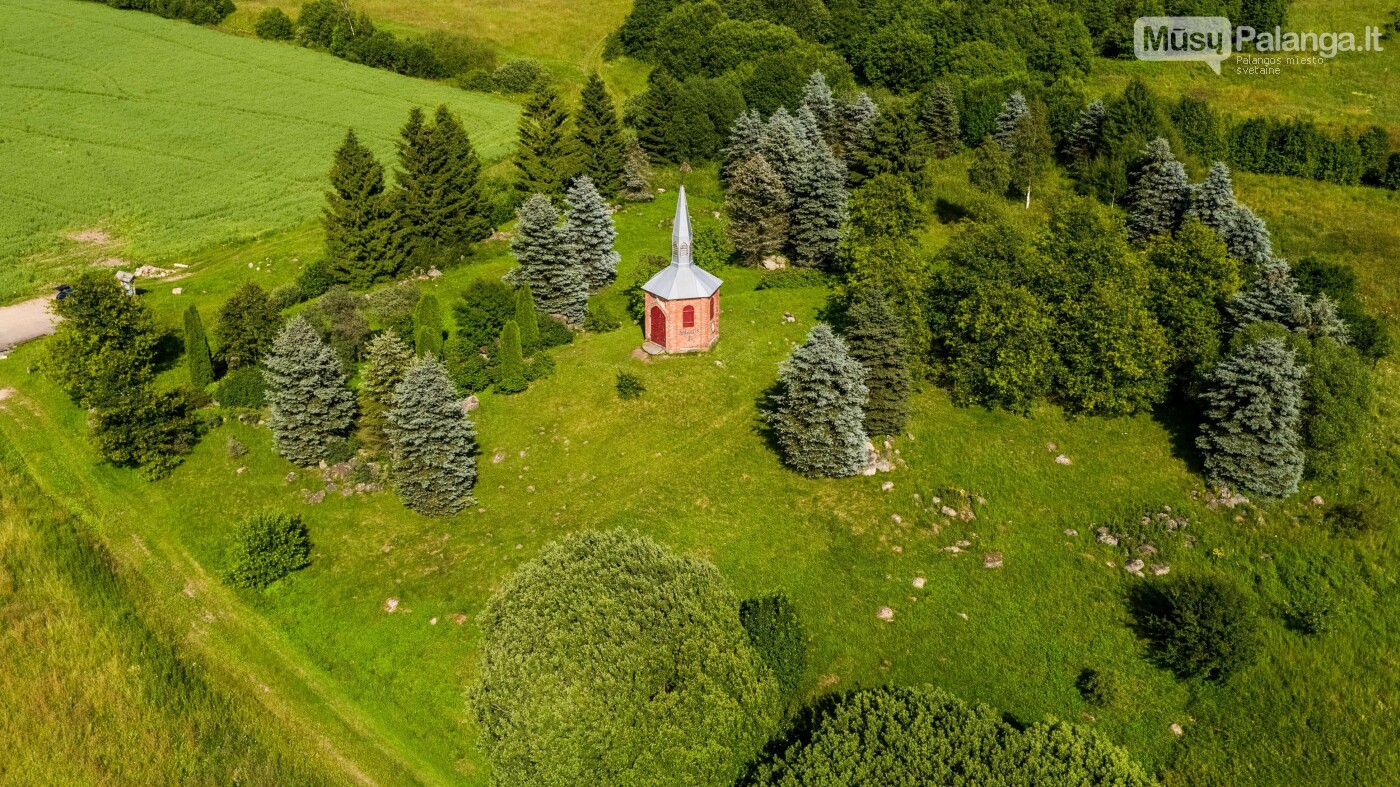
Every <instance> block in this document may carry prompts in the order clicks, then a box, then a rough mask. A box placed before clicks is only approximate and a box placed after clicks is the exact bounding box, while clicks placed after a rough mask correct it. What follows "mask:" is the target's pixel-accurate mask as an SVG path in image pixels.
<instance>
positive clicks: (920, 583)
mask: <svg viewBox="0 0 1400 787" xmlns="http://www.w3.org/2000/svg"><path fill="white" fill-rule="evenodd" d="M926 582H928V580H927V579H924V578H923V577H914V581H913V582H912V583H911V584H913V585H914V587H916V588H922V587H923V586H924V583H926Z"/></svg>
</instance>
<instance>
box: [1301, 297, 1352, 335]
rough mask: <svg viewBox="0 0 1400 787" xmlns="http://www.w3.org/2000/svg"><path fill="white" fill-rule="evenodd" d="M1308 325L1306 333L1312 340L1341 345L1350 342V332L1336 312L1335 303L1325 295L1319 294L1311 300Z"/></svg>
mask: <svg viewBox="0 0 1400 787" xmlns="http://www.w3.org/2000/svg"><path fill="white" fill-rule="evenodd" d="M1308 323H1309V330H1308V333H1309V334H1310V335H1311V336H1312V337H1313V338H1314V339H1331V340H1332V341H1334V342H1336V343H1337V344H1342V345H1345V344H1349V343H1350V341H1351V331H1350V329H1348V328H1347V324H1346V322H1345V321H1344V320H1343V319H1342V316H1341V314H1340V313H1338V311H1337V302H1336V301H1334V300H1332V299H1331V298H1329V297H1328V296H1327V293H1319V294H1318V295H1317V297H1315V298H1313V301H1312V305H1311V306H1310V307H1309V309H1308Z"/></svg>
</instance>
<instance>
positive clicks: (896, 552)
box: [890, 544, 904, 555]
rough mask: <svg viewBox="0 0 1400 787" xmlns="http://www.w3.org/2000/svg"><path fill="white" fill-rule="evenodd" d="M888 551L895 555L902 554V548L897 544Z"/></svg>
mask: <svg viewBox="0 0 1400 787" xmlns="http://www.w3.org/2000/svg"><path fill="white" fill-rule="evenodd" d="M890 551H892V552H894V553H895V554H896V555H902V554H904V547H902V546H899V545H898V544H896V545H894V546H892V547H890Z"/></svg>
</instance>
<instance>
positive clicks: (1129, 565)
mask: <svg viewBox="0 0 1400 787" xmlns="http://www.w3.org/2000/svg"><path fill="white" fill-rule="evenodd" d="M1145 565H1146V564H1145V563H1143V562H1142V561H1141V560H1138V559H1137V558H1133V559H1132V560H1129V561H1128V562H1126V563H1124V564H1123V570H1124V571H1131V572H1132V573H1134V574H1141V573H1142V569H1143V566H1145Z"/></svg>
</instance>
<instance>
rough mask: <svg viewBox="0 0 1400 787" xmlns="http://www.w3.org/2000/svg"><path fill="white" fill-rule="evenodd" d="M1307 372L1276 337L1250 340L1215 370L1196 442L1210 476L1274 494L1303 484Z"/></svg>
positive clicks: (1215, 480) (1255, 491)
mask: <svg viewBox="0 0 1400 787" xmlns="http://www.w3.org/2000/svg"><path fill="white" fill-rule="evenodd" d="M1305 375H1306V370H1305V369H1303V368H1302V367H1301V366H1299V364H1298V362H1297V359H1296V356H1295V355H1294V352H1293V350H1291V349H1289V348H1288V346H1287V345H1285V344H1284V342H1283V341H1282V340H1281V339H1279V338H1274V337H1268V338H1264V339H1261V340H1259V341H1255V342H1251V343H1247V344H1245V346H1243V347H1241V348H1239V349H1237V350H1236V351H1235V352H1233V353H1231V354H1230V355H1229V356H1228V357H1227V358H1226V359H1225V360H1223V361H1221V362H1220V364H1219V365H1217V366H1216V367H1215V368H1214V369H1213V370H1212V371H1211V373H1210V375H1209V377H1208V380H1207V391H1206V393H1205V397H1204V399H1205V405H1206V409H1205V416H1206V421H1205V423H1204V424H1202V426H1201V436H1200V437H1199V438H1197V440H1196V444H1197V446H1198V447H1199V448H1200V449H1201V451H1202V453H1203V454H1204V455H1205V469H1206V476H1207V477H1208V478H1209V479H1210V480H1211V482H1212V483H1215V484H1219V485H1226V486H1229V487H1231V488H1233V489H1240V490H1244V491H1246V492H1248V493H1250V494H1257V495H1261V496H1263V497H1270V498H1284V497H1288V496H1289V495H1291V494H1293V493H1295V492H1297V491H1298V481H1299V479H1300V478H1301V477H1302V474H1303V451H1302V446H1301V443H1302V439H1301V436H1300V435H1299V433H1298V429H1299V426H1300V413H1301V410H1302V407H1303V381H1304V379H1305Z"/></svg>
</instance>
